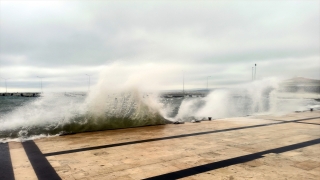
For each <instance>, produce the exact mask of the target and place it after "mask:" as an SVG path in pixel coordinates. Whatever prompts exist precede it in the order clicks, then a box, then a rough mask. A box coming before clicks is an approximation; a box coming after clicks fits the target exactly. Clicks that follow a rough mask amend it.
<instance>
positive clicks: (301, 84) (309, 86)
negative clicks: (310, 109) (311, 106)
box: [279, 77, 320, 93]
mask: <svg viewBox="0 0 320 180" xmlns="http://www.w3.org/2000/svg"><path fill="white" fill-rule="evenodd" d="M279 90H280V91H282V92H308V93H320V80H317V79H308V78H303V77H295V78H292V79H288V80H285V81H283V82H282V83H281V85H280V89H279Z"/></svg>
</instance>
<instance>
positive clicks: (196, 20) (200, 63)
mask: <svg viewBox="0 0 320 180" xmlns="http://www.w3.org/2000/svg"><path fill="white" fill-rule="evenodd" d="M0 3H1V6H0V8H1V11H0V23H1V24H0V25H1V29H0V68H1V69H0V71H1V72H0V75H1V76H5V77H9V76H15V77H17V78H23V77H24V78H28V77H29V78H31V77H34V76H35V75H36V74H43V75H44V76H47V77H55V76H56V77H62V76H63V77H69V76H73V75H75V76H76V74H79V76H82V75H83V74H85V73H93V72H95V73H97V72H96V70H97V69H99V70H101V68H99V67H101V66H102V65H105V66H109V65H111V64H112V63H114V62H125V65H126V66H131V65H136V64H145V63H161V64H164V63H168V65H172V63H173V64H178V65H179V64H181V65H188V67H193V68H195V69H196V70H190V73H191V76H192V77H193V79H192V80H190V81H191V82H192V84H194V85H191V87H196V86H197V85H198V84H201V83H203V82H202V81H203V77H206V76H207V75H208V74H216V77H217V78H219V79H220V80H219V81H218V80H217V81H216V82H214V81H213V82H214V83H216V84H221V85H222V84H223V85H225V84H234V83H236V82H243V81H245V79H246V78H247V77H249V78H250V77H251V75H250V69H251V67H252V65H253V64H254V63H258V64H259V68H261V69H259V70H260V71H261V74H260V75H261V78H262V77H268V76H283V77H290V76H293V75H296V74H299V75H300V76H307V77H311V78H320V76H319V73H317V68H318V69H319V68H320V65H319V63H317V62H319V58H320V50H319V49H320V45H319V44H320V43H319V39H320V36H319V31H320V24H319V23H320V19H319V17H320V8H319V7H320V3H319V1H302V0H301V1H279V2H277V1H227V2H223V1H187V2H185V1H150V2H149V1H120V2H117V1H94V2H91V1H49V2H41V3H39V2H38V1H23V2H18V1H5V0H2V1H1V2H0ZM289 59H291V60H289ZM284 62H285V63H284ZM283 64H286V67H287V68H282V69H281V70H277V68H278V67H276V66H278V65H283ZM289 64H290V65H289ZM301 64H302V65H301ZM305 64H308V65H305ZM310 64H313V65H310ZM22 67H25V68H22ZM26 67H28V68H26ZM50 68H52V71H47V70H49V69H50ZM90 68H91V69H95V70H89V69H90ZM14 69H19V70H20V71H21V72H19V73H13V72H12V70H14ZM213 69H214V72H213ZM248 69H249V71H248ZM80 71H81V72H80ZM235 74H237V76H235ZM64 79H65V78H64ZM65 81H67V80H66V79H65ZM174 83H177V82H172V84H174ZM27 84H28V83H26V86H27ZM66 84H67V83H66ZM0 86H1V85H0ZM30 86H34V85H32V82H31V80H30ZM64 86H65V85H64ZM75 86H79V88H80V85H75ZM84 87H85V86H84ZM84 87H82V88H84ZM172 87H175V86H174V85H172ZM66 88H67V87H66ZM0 89H1V88H0Z"/></svg>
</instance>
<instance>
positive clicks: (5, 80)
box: [2, 78, 10, 93]
mask: <svg viewBox="0 0 320 180" xmlns="http://www.w3.org/2000/svg"><path fill="white" fill-rule="evenodd" d="M2 79H4V82H5V85H6V93H7V92H8V91H7V80H8V79H10V78H7V79H5V78H2Z"/></svg>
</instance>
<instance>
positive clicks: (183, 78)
mask: <svg viewBox="0 0 320 180" xmlns="http://www.w3.org/2000/svg"><path fill="white" fill-rule="evenodd" d="M182 93H183V97H184V71H182Z"/></svg>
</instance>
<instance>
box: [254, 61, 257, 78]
mask: <svg viewBox="0 0 320 180" xmlns="http://www.w3.org/2000/svg"><path fill="white" fill-rule="evenodd" d="M256 75H257V64H254V80H256V79H257V76H256Z"/></svg>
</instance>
